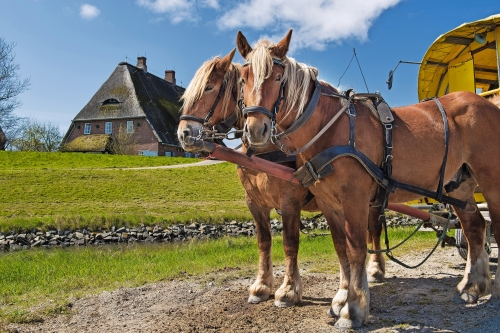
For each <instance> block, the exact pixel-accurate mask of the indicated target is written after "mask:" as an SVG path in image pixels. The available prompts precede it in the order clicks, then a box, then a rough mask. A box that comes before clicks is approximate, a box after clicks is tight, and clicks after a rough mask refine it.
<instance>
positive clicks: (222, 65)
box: [215, 48, 236, 73]
mask: <svg viewBox="0 0 500 333" xmlns="http://www.w3.org/2000/svg"><path fill="white" fill-rule="evenodd" d="M235 52H236V48H234V49H233V50H232V51H231V52H229V54H228V55H226V56H225V57H224V58H222V59H221V60H219V62H218V63H217V65H215V70H216V71H218V72H221V73H225V72H227V70H228V69H229V66H231V62H232V61H233V57H234V53H235Z"/></svg>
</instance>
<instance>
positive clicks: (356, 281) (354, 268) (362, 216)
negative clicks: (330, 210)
mask: <svg viewBox="0 0 500 333" xmlns="http://www.w3.org/2000/svg"><path fill="white" fill-rule="evenodd" d="M348 197H350V198H352V199H351V200H349V201H344V202H343V208H344V215H345V221H346V222H345V233H346V245H347V247H346V252H347V258H348V260H349V267H350V269H349V275H350V279H349V289H348V294H347V302H346V303H345V305H344V306H343V307H342V309H341V310H340V318H339V320H338V321H337V322H336V323H335V326H337V327H339V328H358V327H361V326H362V325H363V324H364V323H365V322H366V321H367V320H368V316H369V310H370V290H369V289H368V280H367V276H366V266H365V261H366V228H367V221H368V215H369V211H368V210H369V207H368V204H366V205H363V204H360V203H363V202H365V203H368V200H369V198H358V200H356V194H354V195H351V196H348ZM362 199H365V200H362Z"/></svg>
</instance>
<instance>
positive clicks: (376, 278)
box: [367, 274, 384, 283]
mask: <svg viewBox="0 0 500 333" xmlns="http://www.w3.org/2000/svg"><path fill="white" fill-rule="evenodd" d="M367 278H368V282H370V283H381V282H384V275H383V274H375V275H368V276H367Z"/></svg>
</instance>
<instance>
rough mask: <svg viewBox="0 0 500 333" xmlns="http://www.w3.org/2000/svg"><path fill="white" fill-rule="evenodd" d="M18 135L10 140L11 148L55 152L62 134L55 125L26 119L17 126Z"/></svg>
mask: <svg viewBox="0 0 500 333" xmlns="http://www.w3.org/2000/svg"><path fill="white" fill-rule="evenodd" d="M19 128H20V129H21V130H20V134H19V135H18V137H16V138H15V139H14V140H11V147H12V148H13V149H16V150H22V151H45V152H52V151H57V150H58V148H59V145H60V144H61V140H62V134H61V132H60V130H59V127H58V126H57V125H54V124H52V123H50V122H47V123H43V122H40V121H38V120H36V119H27V120H24V121H23V122H22V124H21V125H20V126H19Z"/></svg>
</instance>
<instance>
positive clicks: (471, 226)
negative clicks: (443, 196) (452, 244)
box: [450, 177, 490, 303]
mask: <svg viewBox="0 0 500 333" xmlns="http://www.w3.org/2000/svg"><path fill="white" fill-rule="evenodd" d="M476 185H477V183H476V180H475V179H474V177H471V178H469V179H467V180H466V181H465V182H463V183H462V184H461V185H460V187H459V188H458V189H456V190H455V191H453V192H451V193H450V196H453V197H455V198H458V199H461V200H465V201H467V202H469V203H472V204H473V206H474V207H470V205H467V207H466V209H468V210H469V211H464V210H462V209H455V212H456V214H457V216H458V218H459V219H460V224H461V225H462V229H463V233H464V235H465V238H466V239H467V242H468V248H469V249H468V254H467V264H466V265H465V272H464V277H463V279H462V281H460V283H459V284H458V285H457V295H456V296H455V300H456V301H459V302H462V301H463V302H466V303H475V302H477V300H478V298H479V297H480V296H482V295H484V294H485V293H486V290H487V289H488V287H489V285H490V271H489V258H488V254H487V253H486V250H485V249H484V244H485V234H486V232H485V231H486V221H485V220H484V218H483V216H482V215H481V213H480V212H479V209H478V208H477V205H476V202H475V200H474V188H475V187H476ZM472 208H475V211H471V209H472Z"/></svg>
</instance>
